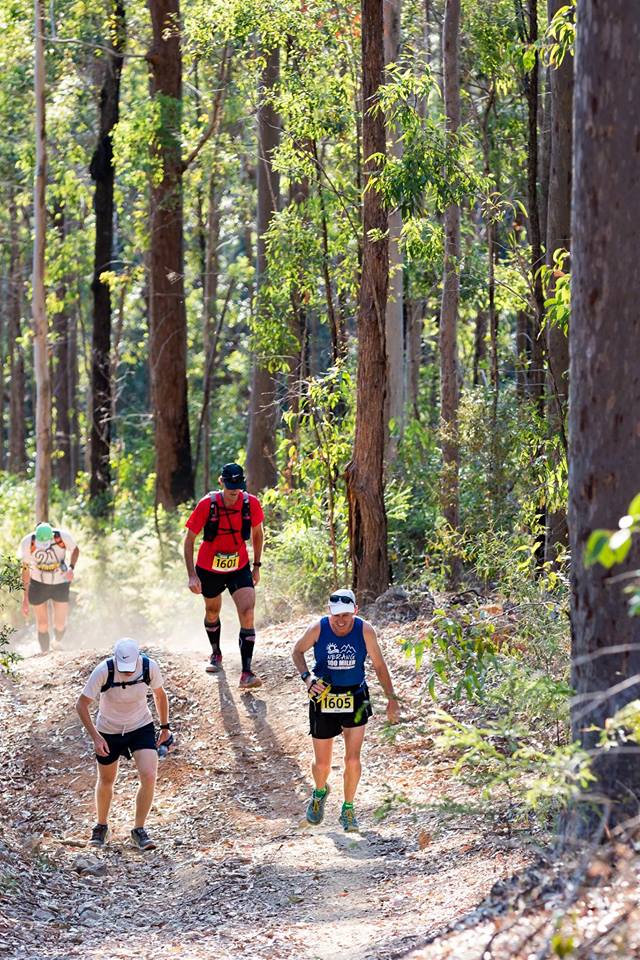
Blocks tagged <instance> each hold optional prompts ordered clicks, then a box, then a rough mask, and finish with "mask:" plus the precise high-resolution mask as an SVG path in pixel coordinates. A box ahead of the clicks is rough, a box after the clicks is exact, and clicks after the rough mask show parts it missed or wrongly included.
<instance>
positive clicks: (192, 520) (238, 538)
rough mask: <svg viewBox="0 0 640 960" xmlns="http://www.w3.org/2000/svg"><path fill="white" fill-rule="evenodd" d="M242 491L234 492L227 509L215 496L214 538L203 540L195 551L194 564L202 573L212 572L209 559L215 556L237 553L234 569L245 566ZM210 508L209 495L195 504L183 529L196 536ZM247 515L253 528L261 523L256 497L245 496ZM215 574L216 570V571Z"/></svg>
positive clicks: (246, 557) (261, 513)
mask: <svg viewBox="0 0 640 960" xmlns="http://www.w3.org/2000/svg"><path fill="white" fill-rule="evenodd" d="M242 499H243V493H242V490H238V497H237V500H236V502H235V503H234V505H233V506H232V507H230V508H228V507H226V506H225V505H224V502H222V494H220V496H219V497H218V518H219V520H218V535H217V537H216V538H215V540H211V541H209V542H207V541H206V540H203V541H202V543H201V544H200V549H199V550H198V559H197V561H196V563H197V565H198V566H199V567H202V568H203V569H204V570H212V569H213V558H214V557H215V555H216V554H217V553H238V554H239V555H240V556H239V562H238V567H237V569H238V570H240V569H242V567H244V566H246V565H247V564H248V563H249V554H248V553H247V546H246V543H245V542H244V540H243V539H242ZM210 507H211V497H210V496H209V494H207V495H206V497H203V498H202V500H200V501H199V502H198V505H197V506H196V508H195V510H194V511H193V513H192V514H191V516H190V517H189V519H188V520H187V522H186V524H185V526H186V527H187V529H188V530H191V531H192V532H193V533H195V534H196V535H197V534H199V533H200V531H201V530H202V528H203V527H204V525H205V523H206V522H207V520H208V519H209V510H210ZM249 513H250V515H251V526H252V527H257V526H258V524H259V523H262V521H263V520H264V512H263V510H262V507H261V506H260V501H259V500H258V498H257V497H254V496H252V494H249ZM216 572H217V571H216Z"/></svg>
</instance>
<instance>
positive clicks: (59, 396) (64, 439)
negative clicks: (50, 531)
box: [51, 203, 74, 490]
mask: <svg viewBox="0 0 640 960" xmlns="http://www.w3.org/2000/svg"><path fill="white" fill-rule="evenodd" d="M54 217H55V227H56V230H57V231H58V235H59V238H60V244H61V245H62V244H64V240H65V236H66V231H67V226H66V222H65V211H64V207H63V206H62V205H61V204H59V203H56V205H55V213H54ZM67 282H68V277H67V275H66V272H65V274H64V275H63V276H62V277H61V279H60V282H59V285H58V289H57V291H56V293H57V299H58V302H59V303H60V304H62V309H59V310H58V311H57V312H56V313H55V314H54V317H53V351H52V358H51V361H52V362H51V370H52V377H51V380H52V392H53V407H54V413H55V419H54V435H53V444H54V449H55V453H56V456H55V458H54V459H53V462H52V464H51V467H52V472H53V476H54V477H55V479H56V481H57V482H58V485H59V487H60V489H61V490H70V489H71V488H72V486H73V481H74V475H73V474H72V472H71V419H70V418H71V402H72V401H71V394H70V389H69V387H70V356H69V328H70V324H71V316H70V311H69V307H68V305H67V302H66V300H67Z"/></svg>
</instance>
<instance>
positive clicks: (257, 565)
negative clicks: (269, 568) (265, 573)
mask: <svg viewBox="0 0 640 960" xmlns="http://www.w3.org/2000/svg"><path fill="white" fill-rule="evenodd" d="M253 565H254V567H261V566H262V564H261V563H260V561H259V560H254V561H253Z"/></svg>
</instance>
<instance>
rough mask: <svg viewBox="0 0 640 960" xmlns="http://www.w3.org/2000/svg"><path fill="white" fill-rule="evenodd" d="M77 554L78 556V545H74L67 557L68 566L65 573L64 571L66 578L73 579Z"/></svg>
mask: <svg viewBox="0 0 640 960" xmlns="http://www.w3.org/2000/svg"><path fill="white" fill-rule="evenodd" d="M79 556H80V547H74V548H73V550H72V552H71V557H70V559H69V566H68V567H67V573H66V577H67V580H73V577H74V571H75V566H76V563H77V562H78V557H79Z"/></svg>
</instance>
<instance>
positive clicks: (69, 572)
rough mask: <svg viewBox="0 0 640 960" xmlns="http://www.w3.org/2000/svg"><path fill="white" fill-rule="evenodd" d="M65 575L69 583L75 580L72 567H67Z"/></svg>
mask: <svg viewBox="0 0 640 960" xmlns="http://www.w3.org/2000/svg"><path fill="white" fill-rule="evenodd" d="M64 575H65V577H66V579H67V580H68V581H69V583H71V581H72V580H73V577H74V573H73V570H72V569H71V567H67V569H66V570H65V572H64Z"/></svg>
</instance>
